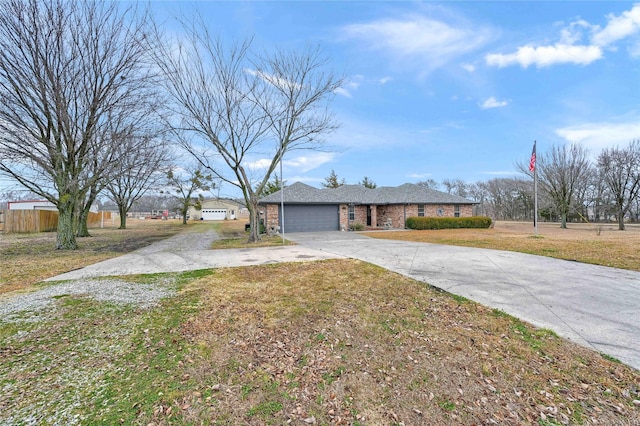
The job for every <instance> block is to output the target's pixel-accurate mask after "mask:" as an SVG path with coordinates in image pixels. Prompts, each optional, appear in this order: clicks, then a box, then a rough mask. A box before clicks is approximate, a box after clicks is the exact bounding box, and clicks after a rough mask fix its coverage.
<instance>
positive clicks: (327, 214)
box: [280, 204, 340, 233]
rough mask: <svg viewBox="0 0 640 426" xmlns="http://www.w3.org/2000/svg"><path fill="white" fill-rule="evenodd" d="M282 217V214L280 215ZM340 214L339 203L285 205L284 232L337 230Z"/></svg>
mask: <svg viewBox="0 0 640 426" xmlns="http://www.w3.org/2000/svg"><path fill="white" fill-rule="evenodd" d="M280 217H282V215H281V216H280ZM339 229H340V216H339V210H338V206H337V205H315V206H312V205H309V206H304V205H286V204H285V206H284V232H285V233H286V232H318V231H337V230H339Z"/></svg>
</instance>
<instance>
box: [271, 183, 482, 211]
mask: <svg viewBox="0 0 640 426" xmlns="http://www.w3.org/2000/svg"><path fill="white" fill-rule="evenodd" d="M280 202H281V194H280V191H277V192H274V193H273V194H269V195H267V196H266V197H264V198H262V199H261V200H260V204H274V203H280ZM284 202H285V203H287V204H377V205H381V204H474V202H473V201H470V200H467V199H466V198H462V197H458V196H457V195H451V194H447V193H446V192H441V191H436V190H435V189H430V188H425V187H422V186H418V185H414V184H411V183H405V184H404V185H400V186H395V187H392V186H382V187H379V188H373V189H372V188H365V187H364V186H361V185H342V186H339V187H338V188H324V189H318V188H314V187H312V186H309V185H305V184H304V183H301V182H296V183H294V184H293V185H291V186H287V187H285V189H284Z"/></svg>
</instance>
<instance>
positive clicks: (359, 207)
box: [259, 182, 475, 233]
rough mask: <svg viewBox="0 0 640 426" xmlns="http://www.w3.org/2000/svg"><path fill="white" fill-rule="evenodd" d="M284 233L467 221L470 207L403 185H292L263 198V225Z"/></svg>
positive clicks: (450, 197) (470, 203)
mask: <svg viewBox="0 0 640 426" xmlns="http://www.w3.org/2000/svg"><path fill="white" fill-rule="evenodd" d="M283 201H284V232H285V233H286V232H317V231H346V230H348V229H351V228H354V227H357V226H361V227H365V228H368V229H376V228H377V229H391V228H404V227H405V222H406V220H407V218H409V217H412V216H426V217H469V216H472V212H473V205H474V204H475V203H474V202H473V201H470V200H467V199H466V198H462V197H458V196H456V195H451V194H447V193H445V192H441V191H436V190H434V189H430V188H426V187H422V186H418V185H414V184H410V183H405V184H404V185H400V186H397V187H388V186H386V187H379V188H366V187H364V186H361V185H342V186H339V187H338V188H324V189H318V188H314V187H312V186H309V185H306V184H304V183H301V182H296V183H294V184H293V185H291V186H286V187H285V188H284V190H283V191H277V192H274V193H273V194H269V195H268V196H266V197H263V198H262V199H261V200H260V202H259V204H260V206H262V207H263V215H264V216H263V220H264V224H265V226H266V227H267V228H268V229H275V230H279V229H282V228H281V227H282V223H281V219H280V218H281V217H282V215H281V210H282V206H281V204H282V203H283Z"/></svg>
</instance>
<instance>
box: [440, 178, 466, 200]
mask: <svg viewBox="0 0 640 426" xmlns="http://www.w3.org/2000/svg"><path fill="white" fill-rule="evenodd" d="M442 186H444V188H445V190H446V191H447V193H448V194H453V195H457V196H459V197H466V196H467V186H468V184H467V183H466V182H465V181H463V180H462V179H444V180H443V181H442Z"/></svg>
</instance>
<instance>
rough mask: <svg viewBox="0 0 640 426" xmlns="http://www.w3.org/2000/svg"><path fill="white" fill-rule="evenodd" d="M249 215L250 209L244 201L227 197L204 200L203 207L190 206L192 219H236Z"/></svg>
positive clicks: (190, 217)
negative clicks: (197, 208)
mask: <svg viewBox="0 0 640 426" xmlns="http://www.w3.org/2000/svg"><path fill="white" fill-rule="evenodd" d="M246 217H248V210H247V209H246V207H245V206H244V204H243V203H241V202H239V201H237V200H231V199H227V198H214V199H209V200H204V201H203V202H202V209H201V210H196V208H195V207H193V206H191V207H189V219H190V220H234V219H240V218H246Z"/></svg>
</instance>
